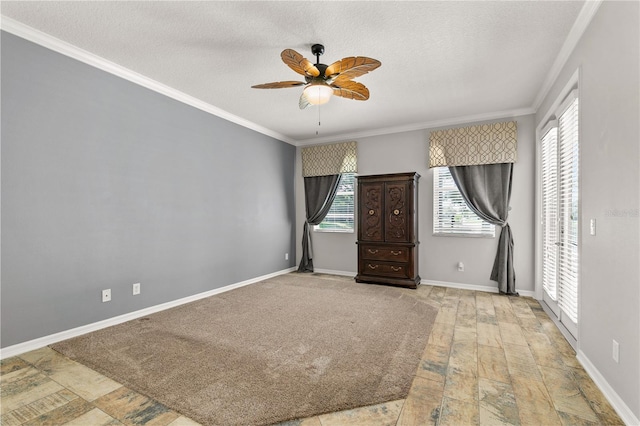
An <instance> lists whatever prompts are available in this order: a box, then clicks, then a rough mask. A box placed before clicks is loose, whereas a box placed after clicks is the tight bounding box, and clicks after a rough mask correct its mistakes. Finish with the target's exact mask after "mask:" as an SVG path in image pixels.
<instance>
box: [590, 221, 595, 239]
mask: <svg viewBox="0 0 640 426" xmlns="http://www.w3.org/2000/svg"><path fill="white" fill-rule="evenodd" d="M589 234H591V235H596V220H595V219H591V220H590V221H589Z"/></svg>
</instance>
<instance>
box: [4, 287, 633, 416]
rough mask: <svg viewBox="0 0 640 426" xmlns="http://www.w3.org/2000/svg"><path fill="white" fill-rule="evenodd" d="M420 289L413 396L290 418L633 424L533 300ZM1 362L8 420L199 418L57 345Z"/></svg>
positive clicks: (446, 289) (432, 288)
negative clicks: (424, 314)
mask: <svg viewBox="0 0 640 426" xmlns="http://www.w3.org/2000/svg"><path fill="white" fill-rule="evenodd" d="M417 291H418V292H419V293H420V294H421V296H422V298H423V299H424V300H426V301H428V303H431V304H433V306H436V307H438V309H439V312H438V316H437V318H436V321H435V324H434V326H433V329H432V331H431V334H430V336H429V341H428V344H427V346H426V348H425V350H424V354H423V356H422V359H421V360H420V363H419V366H418V369H417V371H416V374H415V377H414V380H413V384H412V386H411V390H410V392H409V395H408V396H407V398H406V399H403V400H397V401H390V402H386V403H383V404H379V405H375V406H370V407H363V408H358V409H354V410H348V411H342V412H338V413H329V414H323V415H319V416H316V417H312V418H308V419H301V420H294V421H289V422H285V423H282V424H281V425H282V426H285V425H286V426H294V425H296V426H297V425H303V426H333V425H429V424H433V425H505V424H511V425H622V424H624V423H623V422H622V420H621V419H620V418H619V417H618V415H617V414H616V413H615V411H614V410H613V409H612V407H611V406H610V405H609V403H608V402H607V400H606V399H605V398H604V396H603V395H602V393H601V392H600V390H599V389H598V388H597V387H596V385H595V384H594V383H593V381H592V380H591V379H590V378H589V376H588V375H587V374H586V372H585V371H584V369H583V368H582V367H581V366H580V364H579V363H578V361H577V360H576V357H575V352H574V350H573V349H572V348H571V346H570V345H569V344H568V343H567V341H566V340H565V339H564V338H563V336H562V335H561V334H560V332H559V331H558V329H557V328H556V326H555V325H554V323H553V322H552V321H551V320H550V319H549V317H548V316H547V314H546V313H545V312H544V311H543V310H542V308H541V307H540V305H539V303H538V302H537V301H535V300H534V299H531V298H526V297H506V296H500V295H497V294H490V293H484V292H475V291H466V290H457V289H451V288H443V287H432V286H425V285H422V286H420V287H419V288H418V290H417ZM1 367H2V368H1V371H0V374H1V377H0V386H1V388H2V389H1V394H0V404H1V416H2V417H1V419H0V424H2V425H4V426H13V425H44V424H46V425H80V426H85V425H86V426H94V425H96V426H97V425H121V424H124V425H137V424H148V425H159V426H160V425H171V426H182V425H185V426H186V425H195V424H197V423H196V422H194V421H192V420H190V419H188V418H186V417H184V416H182V415H180V413H177V412H174V411H172V410H170V409H169V408H167V407H165V406H164V405H162V404H160V403H158V402H156V401H153V400H151V399H149V398H147V397H145V396H143V395H141V394H139V393H136V392H134V391H133V390H131V389H128V388H126V387H124V386H122V385H121V384H119V383H117V382H115V381H113V380H111V379H109V378H107V377H105V376H103V375H101V374H99V373H97V372H95V371H93V370H91V369H89V368H87V367H85V366H83V365H81V364H78V363H76V362H74V361H71V360H70V359H68V358H66V357H64V356H62V355H60V354H58V353H57V352H55V351H53V350H51V349H49V348H42V349H38V350H35V351H32V352H28V353H25V354H22V355H20V356H17V357H13V358H9V359H6V360H3V361H2V363H1Z"/></svg>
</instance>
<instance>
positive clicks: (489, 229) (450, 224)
mask: <svg viewBox="0 0 640 426" xmlns="http://www.w3.org/2000/svg"><path fill="white" fill-rule="evenodd" d="M432 170H433V235H442V236H446V235H459V236H465V237H491V238H493V237H495V226H494V225H492V224H490V223H489V222H485V221H484V220H482V219H480V218H479V217H478V216H477V215H476V214H475V213H474V212H472V211H471V210H470V209H469V207H468V206H467V204H466V203H465V201H464V199H463V198H462V195H461V194H460V191H458V187H457V186H456V184H455V182H454V181H453V178H452V177H451V173H449V168H448V167H434V168H433V169H432Z"/></svg>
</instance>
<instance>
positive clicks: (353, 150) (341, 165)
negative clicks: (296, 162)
mask: <svg viewBox="0 0 640 426" xmlns="http://www.w3.org/2000/svg"><path fill="white" fill-rule="evenodd" d="M357 172H358V143H357V142H344V143H334V144H329V145H316V146H309V147H305V148H302V176H303V177H309V176H328V175H338V174H341V173H357Z"/></svg>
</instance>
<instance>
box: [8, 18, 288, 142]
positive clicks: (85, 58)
mask: <svg viewBox="0 0 640 426" xmlns="http://www.w3.org/2000/svg"><path fill="white" fill-rule="evenodd" d="M0 29H1V30H2V31H6V32H8V33H11V34H13V35H15V36H18V37H20V38H23V39H25V40H28V41H30V42H32V43H35V44H38V45H40V46H42V47H46V48H47V49H50V50H53V51H54V52H57V53H60V54H62V55H65V56H67V57H70V58H72V59H75V60H78V61H80V62H82V63H85V64H87V65H90V66H92V67H94V68H98V69H100V70H102V71H105V72H108V73H110V74H113V75H115V76H118V77H120V78H123V79H125V80H128V81H130V82H132V83H135V84H137V85H139V86H142V87H144V88H147V89H149V90H153V91H154V92H157V93H160V94H162V95H164V96H167V97H169V98H171V99H174V100H176V101H178V102H182V103H183V104H186V105H189V106H192V107H194V108H197V109H199V110H201V111H204V112H207V113H209V114H211V115H215V116H216V117H220V118H222V119H224V120H227V121H230V122H232V123H235V124H238V125H240V126H242V127H246V128H248V129H251V130H254V131H256V132H258V133H262V134H263V135H266V136H270V137H272V138H275V139H278V140H280V141H283V142H286V143H288V144H291V145H295V144H296V141H295V140H293V139H291V138H289V137H287V136H285V135H283V134H281V133H278V132H274V131H273V130H270V129H267V128H266V127H263V126H260V125H258V124H256V123H253V122H251V121H249V120H246V119H244V118H242V117H238V116H237V115H234V114H231V113H229V112H227V111H224V110H222V109H220V108H218V107H216V106H213V105H211V104H209V103H207V102H204V101H202V100H200V99H197V98H195V97H193V96H191V95H187V94H186V93H183V92H181V91H179V90H176V89H174V88H171V87H169V86H167V85H165V84H162V83H160V82H158V81H155V80H153V79H151V78H149V77H145V76H144V75H142V74H139V73H137V72H135V71H132V70H130V69H128V68H125V67H123V66H121V65H118V64H116V63H114V62H111V61H109V60H107V59H105V58H103V57H100V56H98V55H95V54H93V53H91V52H87V51H86V50H83V49H81V48H79V47H77V46H74V45H72V44H70V43H67V42H65V41H62V40H60V39H57V38H55V37H53V36H51V35H49V34H47V33H44V32H42V31H39V30H36V29H35V28H32V27H30V26H28V25H25V24H23V23H21V22H18V21H16V20H14V19H12V18H9V17H6V16H4V15H0Z"/></svg>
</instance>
